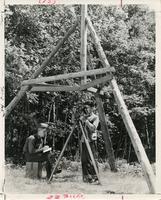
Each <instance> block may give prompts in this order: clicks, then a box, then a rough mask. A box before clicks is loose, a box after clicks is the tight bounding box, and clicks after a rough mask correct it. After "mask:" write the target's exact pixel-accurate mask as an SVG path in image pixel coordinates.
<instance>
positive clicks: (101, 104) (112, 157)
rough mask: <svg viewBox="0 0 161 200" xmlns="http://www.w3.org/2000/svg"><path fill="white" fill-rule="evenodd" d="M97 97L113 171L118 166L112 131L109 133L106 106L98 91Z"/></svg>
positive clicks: (107, 151)
mask: <svg viewBox="0 0 161 200" xmlns="http://www.w3.org/2000/svg"><path fill="white" fill-rule="evenodd" d="M95 99H96V102H97V108H98V113H99V119H100V123H101V129H102V134H103V138H104V141H105V148H106V153H107V155H108V159H109V165H110V168H111V170H112V171H114V172H117V167H116V164H115V156H114V151H113V147H112V142H111V138H110V133H109V130H108V126H107V122H106V116H105V111H104V108H103V103H102V100H101V98H100V95H99V94H98V93H96V94H95Z"/></svg>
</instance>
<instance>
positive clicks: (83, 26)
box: [80, 5, 87, 83]
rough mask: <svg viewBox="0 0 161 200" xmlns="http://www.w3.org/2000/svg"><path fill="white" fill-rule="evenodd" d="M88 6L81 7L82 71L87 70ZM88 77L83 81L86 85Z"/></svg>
mask: <svg viewBox="0 0 161 200" xmlns="http://www.w3.org/2000/svg"><path fill="white" fill-rule="evenodd" d="M86 17H87V5H81V49H80V60H81V71H86V70H87V24H86ZM86 80H87V78H86V77H84V79H82V83H85V82H86Z"/></svg>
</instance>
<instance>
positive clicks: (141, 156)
mask: <svg viewBox="0 0 161 200" xmlns="http://www.w3.org/2000/svg"><path fill="white" fill-rule="evenodd" d="M87 24H88V27H89V29H90V31H91V35H92V38H93V41H94V43H95V46H96V49H97V51H98V54H99V58H100V60H101V62H102V65H103V66H104V67H107V68H109V67H110V66H109V63H108V61H107V58H106V55H105V53H104V51H103V49H102V47H101V44H100V41H99V39H98V36H97V34H96V32H95V30H94V27H93V25H92V22H91V21H90V19H89V18H88V19H87ZM110 86H111V88H112V89H113V94H114V97H115V100H116V102H117V104H118V106H119V110H120V114H121V116H122V118H123V121H124V123H125V126H126V128H127V131H128V134H129V136H130V138H131V142H132V144H133V147H134V149H135V153H136V155H137V158H138V160H139V162H140V164H141V166H142V169H143V172H144V176H145V178H146V182H147V184H148V187H149V190H150V192H151V193H155V175H154V172H153V170H152V167H151V165H150V162H149V160H148V157H147V155H146V153H145V150H144V147H143V145H142V143H141V140H140V138H139V135H138V133H137V131H136V128H135V126H134V124H133V122H132V119H131V117H130V115H129V112H128V110H127V108H126V105H125V102H124V100H123V98H122V96H121V93H120V90H119V87H118V85H117V82H116V80H114V79H113V80H112V81H110Z"/></svg>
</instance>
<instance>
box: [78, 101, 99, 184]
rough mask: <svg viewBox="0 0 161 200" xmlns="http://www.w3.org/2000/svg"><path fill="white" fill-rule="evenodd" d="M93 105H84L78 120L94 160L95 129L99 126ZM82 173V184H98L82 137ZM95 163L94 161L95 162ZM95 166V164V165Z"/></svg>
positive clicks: (87, 103) (91, 103)
mask: <svg viewBox="0 0 161 200" xmlns="http://www.w3.org/2000/svg"><path fill="white" fill-rule="evenodd" d="M93 111H94V104H93V102H91V101H88V102H86V103H85V107H84V115H83V116H82V117H81V118H80V120H81V121H82V123H83V124H84V130H85V133H86V138H87V140H88V142H89V144H90V147H91V150H92V153H93V156H94V158H96V146H95V141H96V140H97V127H98V124H99V117H98V115H96V114H94V112H93ZM81 149H82V155H81V162H82V172H83V181H84V182H89V183H92V182H98V177H97V175H96V172H95V169H94V166H93V163H92V160H91V158H90V155H89V152H88V149H87V146H86V144H85V141H84V138H83V137H82V148H81ZM95 162H96V160H95ZM96 165H97V163H96Z"/></svg>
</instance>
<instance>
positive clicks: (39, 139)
mask: <svg viewBox="0 0 161 200" xmlns="http://www.w3.org/2000/svg"><path fill="white" fill-rule="evenodd" d="M47 128H48V124H45V123H41V124H40V126H39V127H38V131H37V133H36V134H33V135H30V136H29V137H28V138H27V139H26V142H25V145H24V147H23V152H24V154H25V159H26V161H27V162H44V161H46V172H47V179H49V178H50V175H51V170H52V165H51V163H50V161H49V155H50V151H47V152H45V153H44V151H46V150H47V149H49V146H44V139H45V138H46V136H47Z"/></svg>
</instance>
